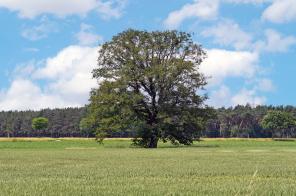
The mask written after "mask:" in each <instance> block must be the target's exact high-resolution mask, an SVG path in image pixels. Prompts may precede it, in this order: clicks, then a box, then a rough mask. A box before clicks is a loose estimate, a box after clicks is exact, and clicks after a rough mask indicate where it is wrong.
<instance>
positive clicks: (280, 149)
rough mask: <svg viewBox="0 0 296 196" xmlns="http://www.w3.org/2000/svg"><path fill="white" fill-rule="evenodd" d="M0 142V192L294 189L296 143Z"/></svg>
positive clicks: (226, 192) (267, 191)
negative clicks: (137, 145)
mask: <svg viewBox="0 0 296 196" xmlns="http://www.w3.org/2000/svg"><path fill="white" fill-rule="evenodd" d="M130 144H131V142H130V141H128V140H107V141H105V144H104V145H99V144H98V143H96V142H95V141H93V140H91V139H89V140H85V139H84V140H80V139H76V140H71V139H41V140H36V139H35V140H30V139H10V140H4V139H2V141H1V142H0V195H17V196H19V195H32V196H33V195H69V196H70V195H71V196H73V195H295V194H296V184H295V182H296V164H295V163H296V142H294V141H271V140H205V141H201V142H196V143H195V144H194V145H193V146H191V147H183V146H179V147H175V146H172V145H169V144H160V147H159V148H158V149H141V148H135V147H131V146H130Z"/></svg>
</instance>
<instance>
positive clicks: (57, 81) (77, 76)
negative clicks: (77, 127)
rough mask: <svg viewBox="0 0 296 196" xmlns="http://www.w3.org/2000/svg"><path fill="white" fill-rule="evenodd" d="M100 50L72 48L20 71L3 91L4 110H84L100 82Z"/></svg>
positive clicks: (2, 107) (0, 100)
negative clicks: (95, 73) (95, 71)
mask: <svg viewBox="0 0 296 196" xmlns="http://www.w3.org/2000/svg"><path fill="white" fill-rule="evenodd" d="M98 49H99V48H98V47H85V46H69V47H67V48H64V49H62V50H61V51H60V52H59V53H58V54H57V55H56V56H54V57H51V58H48V59H45V60H42V61H40V62H34V61H31V62H29V63H28V64H27V65H26V66H25V65H23V66H20V67H18V68H17V69H16V70H15V72H14V75H15V78H14V79H13V80H12V82H11V84H10V86H9V88H8V89H2V90H1V98H0V108H1V109H2V110H27V109H34V110H38V109H42V108H56V107H58V108H61V107H74V106H83V105H85V104H86V103H87V102H88V98H89V92H90V90H91V89H92V88H94V87H96V85H97V81H96V80H95V79H93V78H92V74H91V71H92V70H93V69H94V68H95V67H96V66H97V62H96V60H97V51H98ZM42 83H43V85H42Z"/></svg>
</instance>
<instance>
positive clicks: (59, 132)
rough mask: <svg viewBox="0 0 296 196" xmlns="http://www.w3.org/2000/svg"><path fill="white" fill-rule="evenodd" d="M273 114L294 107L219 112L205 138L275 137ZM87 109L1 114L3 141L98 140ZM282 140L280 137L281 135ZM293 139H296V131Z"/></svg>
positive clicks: (294, 110)
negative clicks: (266, 122)
mask: <svg viewBox="0 0 296 196" xmlns="http://www.w3.org/2000/svg"><path fill="white" fill-rule="evenodd" d="M270 110H278V111H285V112H289V113H292V114H293V115H294V116H296V107H294V106H277V107H275V106H257V107H255V108H253V107H250V106H249V105H246V106H236V107H230V108H219V109H216V110H215V111H216V117H215V118H213V119H210V120H209V121H208V122H207V125H206V128H205V131H204V132H202V133H201V134H202V137H253V138H256V137H271V133H270V131H268V130H264V129H263V128H262V126H261V123H260V122H261V120H262V118H263V117H264V116H265V115H266V114H267V112H268V111H270ZM85 115H86V108H84V107H83V108H65V109H44V110H41V111H19V112H18V111H10V112H0V137H8V136H9V137H94V136H95V134H94V133H91V132H85V131H81V130H80V126H79V124H80V121H81V119H82V118H84V117H85ZM35 117H45V118H48V120H49V126H48V128H47V129H46V130H44V131H42V132H37V131H34V130H33V129H32V119H33V118H35ZM134 134H135V133H133V132H126V131H123V132H120V131H119V132H116V133H113V134H111V135H109V137H130V136H133V135H134ZM278 136H279V137H280V135H278ZM290 137H296V130H295V131H292V132H291V134H290Z"/></svg>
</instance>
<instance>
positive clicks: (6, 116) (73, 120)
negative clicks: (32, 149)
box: [0, 108, 87, 137]
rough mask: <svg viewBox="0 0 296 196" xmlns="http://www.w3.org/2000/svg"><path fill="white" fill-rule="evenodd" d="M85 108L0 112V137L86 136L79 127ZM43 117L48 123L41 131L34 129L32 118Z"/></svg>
mask: <svg viewBox="0 0 296 196" xmlns="http://www.w3.org/2000/svg"><path fill="white" fill-rule="evenodd" d="M85 113H86V109H85V108H65V109H44V110H41V111H20V112H17V111H10V112H0V136H1V137H4V136H5V137H7V136H10V137H87V135H83V134H82V133H81V131H80V128H79V122H80V120H81V118H82V117H83V116H85ZM35 117H45V118H48V120H49V125H48V128H47V129H46V130H43V131H42V132H38V131H34V130H33V128H32V119H33V118H35Z"/></svg>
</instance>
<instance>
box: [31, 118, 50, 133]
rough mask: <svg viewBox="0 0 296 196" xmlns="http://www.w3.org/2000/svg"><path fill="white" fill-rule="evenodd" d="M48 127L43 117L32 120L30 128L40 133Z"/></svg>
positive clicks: (46, 120)
mask: <svg viewBox="0 0 296 196" xmlns="http://www.w3.org/2000/svg"><path fill="white" fill-rule="evenodd" d="M47 127H48V119H47V118H44V117H38V118H33V120H32V128H33V129H34V130H37V131H42V130H44V129H46V128H47Z"/></svg>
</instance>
